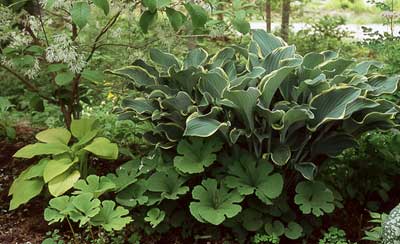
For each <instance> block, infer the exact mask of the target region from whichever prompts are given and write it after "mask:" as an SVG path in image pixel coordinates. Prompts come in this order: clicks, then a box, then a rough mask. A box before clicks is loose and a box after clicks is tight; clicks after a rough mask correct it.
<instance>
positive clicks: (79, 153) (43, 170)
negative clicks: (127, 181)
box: [9, 119, 118, 210]
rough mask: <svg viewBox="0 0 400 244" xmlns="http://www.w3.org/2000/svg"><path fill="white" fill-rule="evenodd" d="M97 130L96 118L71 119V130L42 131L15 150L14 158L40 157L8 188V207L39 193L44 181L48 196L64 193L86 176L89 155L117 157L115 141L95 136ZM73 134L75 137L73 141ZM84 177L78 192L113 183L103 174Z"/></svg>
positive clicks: (103, 189)
mask: <svg viewBox="0 0 400 244" xmlns="http://www.w3.org/2000/svg"><path fill="white" fill-rule="evenodd" d="M97 133H98V130H97V129H96V126H95V120H92V119H81V120H74V121H72V124H71V131H68V130H67V129H64V128H54V129H48V130H45V131H42V132H40V133H38V134H37V135H36V139H37V140H38V141H39V142H38V143H35V144H30V145H27V146H25V147H23V148H21V149H20V150H18V151H17V152H16V153H15V154H14V157H16V158H25V159H30V158H33V157H37V156H40V157H43V158H42V159H41V160H40V161H39V162H38V163H37V164H35V165H32V166H30V167H29V168H27V169H26V170H24V171H23V172H22V173H21V174H20V175H19V176H18V178H17V179H15V181H14V182H13V184H12V186H11V187H10V190H9V195H10V196H11V195H12V199H11V202H10V210H12V209H15V208H17V207H19V206H20V205H21V204H24V203H26V202H28V201H29V200H30V199H32V198H33V197H35V196H37V195H38V194H40V192H41V191H42V188H43V186H44V185H45V184H47V186H48V189H49V192H50V194H51V195H53V196H56V197H57V196H60V195H63V194H64V193H65V192H67V191H68V190H70V189H71V188H72V187H73V186H74V184H75V183H76V182H77V181H78V180H79V178H81V177H86V175H87V171H88V157H89V154H92V155H94V156H96V157H99V158H103V159H107V160H115V159H117V157H118V146H117V144H115V143H111V142H110V141H109V140H108V139H106V138H104V137H96V136H97ZM72 136H74V138H75V139H74V140H73V141H72V140H71V137H72ZM87 180H88V183H85V182H84V181H80V182H79V183H78V187H79V190H80V191H82V192H91V193H93V194H96V195H99V194H101V193H102V191H105V190H107V189H111V188H113V183H112V182H110V181H109V180H108V179H106V178H104V177H101V178H99V177H97V178H96V176H92V177H89V178H88V179H87Z"/></svg>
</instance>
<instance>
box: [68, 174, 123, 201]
mask: <svg viewBox="0 0 400 244" xmlns="http://www.w3.org/2000/svg"><path fill="white" fill-rule="evenodd" d="M115 187H116V185H115V184H114V183H113V182H112V181H111V180H110V179H109V178H107V177H105V176H101V177H99V176H97V175H89V176H88V177H86V181H85V180H83V179H81V180H78V181H77V182H76V183H75V184H74V188H75V189H77V191H74V192H73V193H74V194H83V193H91V194H93V196H94V197H95V198H98V197H99V196H101V195H102V194H103V193H105V192H107V191H109V190H112V189H114V188H115Z"/></svg>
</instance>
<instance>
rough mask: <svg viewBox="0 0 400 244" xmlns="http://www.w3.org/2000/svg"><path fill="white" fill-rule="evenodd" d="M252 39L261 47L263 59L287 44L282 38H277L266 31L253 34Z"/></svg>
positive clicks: (256, 31)
mask: <svg viewBox="0 0 400 244" xmlns="http://www.w3.org/2000/svg"><path fill="white" fill-rule="evenodd" d="M252 39H253V40H254V41H255V42H256V43H257V45H258V46H259V47H260V50H261V53H262V56H263V57H266V56H267V55H268V54H270V53H271V52H272V51H273V50H275V49H276V48H278V47H282V46H285V45H286V43H285V42H284V41H283V40H282V39H281V38H279V37H276V36H274V35H273V34H271V33H268V32H266V31H265V30H255V31H254V32H253V36H252Z"/></svg>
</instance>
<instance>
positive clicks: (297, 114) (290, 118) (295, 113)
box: [280, 105, 314, 143]
mask: <svg viewBox="0 0 400 244" xmlns="http://www.w3.org/2000/svg"><path fill="white" fill-rule="evenodd" d="M313 118H314V114H313V113H312V112H311V110H310V107H308V106H302V105H297V106H293V107H291V108H290V109H289V110H288V111H286V112H285V114H284V115H283V128H282V131H281V138H280V142H281V143H285V141H286V134H287V132H288V130H289V128H290V127H291V126H292V125H295V124H296V123H298V122H302V121H307V120H309V119H313Z"/></svg>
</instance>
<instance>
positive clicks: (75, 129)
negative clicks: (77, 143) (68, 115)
mask: <svg viewBox="0 0 400 244" xmlns="http://www.w3.org/2000/svg"><path fill="white" fill-rule="evenodd" d="M95 122H96V119H91V118H84V119H79V120H75V119H74V120H72V122H71V133H72V135H73V136H74V137H76V138H78V139H79V140H82V138H84V137H85V136H86V135H87V134H89V133H90V132H91V131H93V130H94V125H95Z"/></svg>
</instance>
